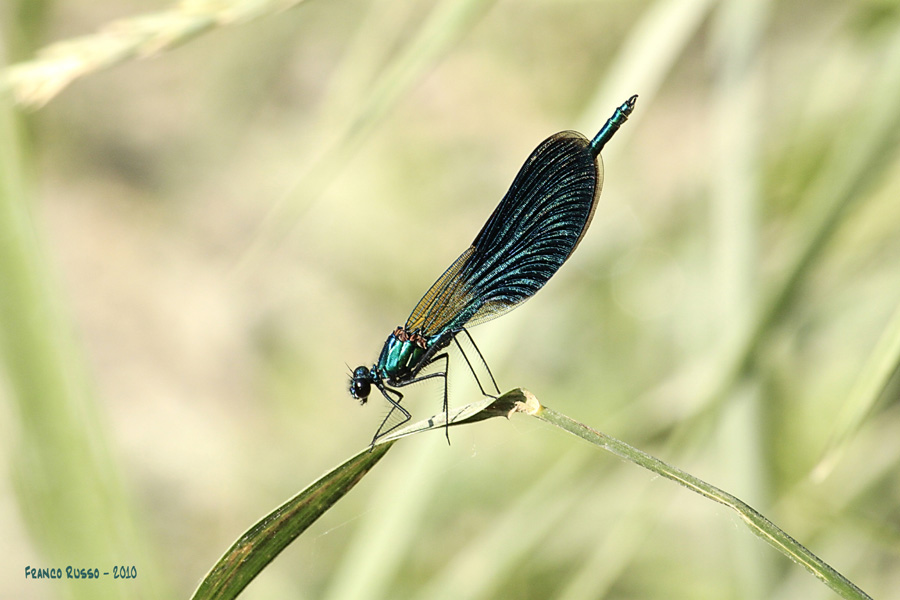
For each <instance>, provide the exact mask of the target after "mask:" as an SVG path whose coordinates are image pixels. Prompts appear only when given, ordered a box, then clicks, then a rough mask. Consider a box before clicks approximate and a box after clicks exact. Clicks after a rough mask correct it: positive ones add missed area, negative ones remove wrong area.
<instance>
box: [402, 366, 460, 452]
mask: <svg viewBox="0 0 900 600" xmlns="http://www.w3.org/2000/svg"><path fill="white" fill-rule="evenodd" d="M439 360H442V361H444V370H443V371H438V372H437V373H429V374H428V375H422V376H421V377H413V378H412V379H409V380H407V381H403V382H398V383H393V385H394V386H396V387H404V386H407V385H410V384H412V383H419V382H420V381H425V380H426V379H434V378H435V377H443V379H444V433H445V435H446V436H447V443H448V444H449V443H450V404H449V403H448V402H447V371H448V370H449V368H450V356H449V355H448V354H447V353H446V352H442V353H440V354H438V355H437V356H435V357H433V358H432V359H431V360H430V361H429V362H428V364H429V365H431V364H434V363H436V362H437V361H439ZM425 366H427V365H425ZM423 368H424V367H423ZM392 391H394V392H396V393H399V392H397V391H396V390H392ZM391 402H392V403H393V401H391ZM397 408H400V407H399V405H398V406H397ZM401 410H402V409H401ZM404 412H406V411H404ZM405 422H406V421H404V423H405ZM395 427H397V426H394V427H393V428H391V429H394V428H395Z"/></svg>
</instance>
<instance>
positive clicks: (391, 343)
mask: <svg viewBox="0 0 900 600" xmlns="http://www.w3.org/2000/svg"><path fill="white" fill-rule="evenodd" d="M636 101H637V96H632V97H631V98H629V99H628V100H627V101H626V102H625V103H623V104H622V105H621V106H619V107H618V108H617V109H616V111H615V112H614V113H613V115H612V116H611V117H610V118H609V120H607V122H606V124H605V125H604V126H603V128H602V129H601V130H600V132H599V133H597V135H596V136H594V138H593V139H592V140H588V139H587V138H585V137H584V136H583V135H581V134H580V133H577V132H574V131H563V132H561V133H557V134H555V135H553V136H551V137H549V138H547V139H546V140H544V141H543V142H542V143H541V144H540V145H539V146H538V147H537V148H536V149H535V150H534V152H532V153H531V156H529V157H528V160H526V161H525V164H524V165H523V166H522V168H521V169H520V170H519V173H518V175H516V178H515V180H514V181H513V183H512V186H510V189H509V191H508V192H507V193H506V195H505V196H504V197H503V199H502V200H501V201H500V204H499V205H498V206H497V208H496V209H494V212H493V214H491V216H490V217H489V218H488V220H487V223H485V224H484V227H482V229H481V231H480V232H479V233H478V235H477V236H476V237H475V241H474V242H472V245H471V246H469V248H467V249H466V251H465V252H463V253H462V254H461V255H460V257H459V258H457V259H456V261H454V263H453V264H452V265H450V267H449V268H448V269H447V270H446V271H444V274H443V275H441V276H440V277H439V278H438V280H437V281H436V282H434V284H433V285H432V286H431V288H430V289H429V290H428V291H427V292H426V293H425V295H424V296H423V297H422V299H421V300H420V301H419V303H418V304H417V305H416V307H415V308H414V309H413V311H412V314H410V316H409V318H408V319H407V321H406V324H405V325H403V326H402V327H397V328H396V329H395V330H394V331H393V332H392V333H391V334H390V335H389V336H388V338H387V341H385V343H384V347H383V348H382V349H381V354H380V355H379V357H378V361H377V362H376V363H375V364H374V365H373V366H372V367H371V368H367V367H364V366H360V367H357V368H356V369H355V370H354V371H353V374H352V376H351V379H350V394H351V395H352V396H353V397H354V398H356V399H357V400H359V401H360V403H361V404H365V403H366V401H367V399H368V397H369V394H370V392H371V390H372V386H375V387H376V388H377V389H378V391H380V392H381V394H382V395H383V396H384V397H385V398H386V399H387V401H388V402H390V403H391V411H390V412H389V413H388V415H387V416H386V417H385V419H384V421H382V423H381V426H380V427H379V428H378V431H376V432H375V437H374V438H373V439H372V443H373V444H374V443H375V442H376V441H377V440H378V438H380V437H381V436H383V435H385V434H387V433H389V432H391V431H393V430H394V429H396V428H397V427H399V426H400V425H402V424H404V423H406V422H407V421H409V419H410V414H409V412H408V411H407V410H406V409H405V408H404V407H402V406H401V405H400V401H401V400H402V399H403V394H401V393H400V392H399V391H398V390H397V389H396V388H400V387H404V386H406V385H409V384H412V383H417V382H419V381H424V380H426V379H433V378H442V379H443V380H444V405H443V410H444V414H445V415H448V404H447V368H448V366H449V357H448V355H447V352H446V351H445V349H446V348H447V347H448V346H449V345H450V344H451V343H455V344H456V345H457V347H458V348H459V350H460V352H462V356H463V358H464V359H465V361H466V364H468V365H469V368H470V369H471V370H472V374H473V375H475V380H476V381H477V382H478V386H479V388H480V389H481V392H482V393H483V394H485V395H486V396H490V395H491V394H488V393H487V392H486V391H485V390H484V387H483V386H482V385H481V381H479V379H478V376H477V375H476V374H475V370H474V369H473V368H472V363H471V362H470V361H469V358H468V357H467V356H466V354H465V352H463V349H462V346H461V345H460V344H459V341H458V340H457V336H458V335H459V334H460V333H464V334H465V335H466V336H467V337H468V338H469V340H470V341H472V338H471V336H470V335H469V332H468V330H467V329H466V328H467V327H472V326H474V325H478V324H479V323H484V322H485V321H489V320H491V319H494V318H496V317H499V316H500V315H502V314H504V313H506V312H508V311H510V310H512V309H513V308H515V307H516V306H518V305H519V304H521V303H522V302H524V301H525V300H527V299H528V298H530V297H531V296H533V295H534V294H535V293H536V292H537V291H538V290H539V289H541V287H543V285H544V284H545V283H547V281H548V280H549V279H550V278H551V277H552V276H553V274H554V273H556V271H557V270H558V269H559V267H561V266H562V264H563V263H564V262H565V261H566V260H567V259H568V258H569V256H570V255H571V254H572V252H573V251H574V250H575V248H576V247H577V246H578V242H580V241H581V238H582V237H583V236H584V234H585V232H586V231H587V228H588V226H589V225H590V223H591V219H592V218H593V216H594V210H595V208H596V206H597V200H598V199H599V197H600V190H601V188H602V186H603V161H602V159H601V158H600V151H601V150H602V149H603V147H604V146H605V145H606V143H607V142H608V141H609V140H610V139H611V138H612V136H613V135H614V134H615V133H616V131H617V130H618V129H619V127H621V126H622V124H623V123H624V122H625V121H626V120H627V119H628V115H630V114H631V112H632V111H633V110H634V105H635V102H636ZM472 345H473V347H475V351H476V352H477V353H478V356H479V358H480V359H481V362H482V363H483V364H484V365H485V367H487V363H486V362H485V360H484V357H482V356H481V352H480V351H479V350H478V347H477V346H475V344H474V342H473V343H472ZM438 362H443V367H442V369H441V370H440V371H437V372H434V373H429V374H427V375H423V374H422V372H423V370H424V369H425V368H426V367H428V366H430V365H433V364H435V363H438ZM488 375H490V377H491V382H492V383H493V385H494V389H495V390H496V391H497V393H498V394H499V393H500V389H499V387H497V383H496V381H494V376H493V375H492V374H491V372H490V369H488ZM394 410H397V411H399V412H400V413H401V415H402V417H403V418H402V420H401V421H400V422H399V423H397V424H395V425H393V426H392V427H389V428H388V429H385V426H386V424H387V422H388V419H389V418H390V416H391V414H392V413H393V411H394ZM448 416H449V415H448ZM448 421H449V419H448ZM447 439H448V440H449V432H448V438H447Z"/></svg>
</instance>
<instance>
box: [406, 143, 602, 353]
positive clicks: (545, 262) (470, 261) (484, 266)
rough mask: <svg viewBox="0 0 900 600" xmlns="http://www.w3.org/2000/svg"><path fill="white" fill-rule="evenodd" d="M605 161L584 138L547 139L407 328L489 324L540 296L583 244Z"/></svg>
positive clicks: (428, 331) (429, 331) (434, 330)
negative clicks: (593, 152)
mask: <svg viewBox="0 0 900 600" xmlns="http://www.w3.org/2000/svg"><path fill="white" fill-rule="evenodd" d="M602 184H603V162H602V160H601V159H600V157H599V156H597V158H594V155H593V154H592V151H591V148H590V142H589V141H588V140H587V138H585V137H584V136H583V135H581V134H580V133H576V132H574V131H563V132H561V133H557V134H556V135H553V136H551V137H549V138H547V139H546V140H544V141H543V142H542V143H541V145H540V146H538V147H537V149H536V150H535V151H534V152H532V153H531V156H529V157H528V160H527V161H525V164H524V165H523V166H522V168H521V169H520V170H519V174H518V175H516V178H515V180H514V181H513V184H512V186H511V187H510V189H509V191H508V192H507V193H506V195H505V196H504V197H503V200H501V201H500V204H499V205H498V206H497V208H496V209H494V213H493V214H492V215H491V216H490V218H489V219H488V221H487V223H485V225H484V227H483V228H482V229H481V232H480V233H479V234H478V236H477V237H476V238H475V241H474V242H473V243H472V246H470V247H469V248H468V249H467V250H466V251H465V252H463V253H462V255H460V257H459V258H457V259H456V261H455V262H454V263H453V264H452V265H450V268H448V269H447V270H446V271H445V272H444V274H443V275H441V277H440V278H439V279H438V280H437V281H436V282H435V283H434V285H432V286H431V289H429V290H428V292H426V293H425V295H424V296H423V297H422V299H421V300H420V301H419V304H418V305H416V307H415V309H413V311H412V314H411V315H410V316H409V319H408V320H407V321H406V329H407V330H409V331H418V332H419V333H421V334H422V335H424V336H425V337H430V336H432V335H436V334H439V333H442V332H444V331H448V330H449V331H459V330H460V329H462V328H463V327H465V326H467V325H469V326H471V325H477V324H478V323H484V322H485V321H488V320H490V319H493V318H496V317H498V316H500V315H502V314H503V313H505V312H507V311H509V310H512V309H513V308H515V307H516V306H517V305H519V304H520V303H522V302H524V301H525V300H527V299H528V298H530V297H531V296H533V295H534V294H535V292H537V291H538V290H539V289H541V287H542V286H543V285H544V284H545V283H547V281H548V280H549V279H550V278H551V277H552V276H553V274H554V273H556V271H557V270H558V269H559V267H560V266H562V264H563V263H564V262H565V261H566V259H567V258H569V255H571V254H572V251H574V250H575V247H576V246H577V245H578V242H579V241H581V238H582V236H583V235H584V233H585V231H587V228H588V225H590V223H591V219H592V218H593V216H594V209H595V208H596V206H597V199H598V198H599V196H600V188H601V186H602Z"/></svg>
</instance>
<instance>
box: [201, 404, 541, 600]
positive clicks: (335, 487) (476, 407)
mask: <svg viewBox="0 0 900 600" xmlns="http://www.w3.org/2000/svg"><path fill="white" fill-rule="evenodd" d="M522 399H524V396H523V395H522V393H521V392H520V391H519V390H514V391H513V392H509V393H507V394H505V395H503V396H501V397H500V398H498V399H496V400H495V399H493V398H486V399H484V400H480V401H478V402H473V403H472V404H468V405H466V406H463V407H461V408H458V409H455V410H453V411H451V412H450V425H451V426H456V425H462V424H465V423H474V422H477V421H481V420H484V419H488V418H491V417H497V416H506V415H508V414H509V413H510V412H511V411H512V410H513V409H514V408H515V406H516V402H518V401H521V400H522ZM444 423H445V416H444V414H443V413H442V414H440V415H435V416H434V417H431V418H429V419H425V420H423V421H420V422H418V423H414V424H412V425H409V426H408V427H404V428H403V429H401V430H399V431H397V432H396V433H393V434H391V435H389V436H385V437H384V438H382V439H381V440H379V441H378V443H376V444H375V445H374V447H372V448H366V449H365V450H361V451H360V452H359V453H357V454H356V455H355V456H353V457H351V458H350V459H348V460H346V461H345V462H343V463H342V464H341V465H339V466H337V467H335V468H334V469H332V470H331V471H329V472H328V473H326V474H325V475H323V476H322V477H320V478H319V479H317V480H316V481H314V482H313V483H312V484H310V485H309V486H308V487H307V488H306V489H304V490H303V491H302V492H300V493H299V494H297V495H296V496H294V497H293V498H291V499H290V500H288V501H287V502H285V503H284V504H282V505H281V506H279V507H278V508H276V509H275V510H274V511H272V512H271V513H269V514H268V515H266V516H265V517H263V518H262V519H261V520H260V521H259V522H258V523H256V525H254V526H253V527H251V528H250V529H249V530H248V531H247V532H246V533H244V535H242V536H241V537H240V538H239V539H238V540H237V541H236V542H235V543H234V545H233V546H232V547H231V549H229V550H228V552H226V553H225V555H224V556H223V557H222V558H221V559H219V562H217V563H216V565H215V566H214V567H213V568H212V570H211V571H210V572H209V574H208V575H207V576H206V578H205V579H204V580H203V582H202V583H201V584H200V586H199V587H198V588H197V591H196V592H194V595H193V598H194V599H195V600H209V599H213V598H214V599H216V600H223V599H227V598H235V597H237V595H238V594H240V592H241V591H242V590H243V589H244V588H245V587H247V585H248V584H249V583H250V582H251V581H252V580H253V578H254V577H256V576H257V575H258V574H259V573H260V572H261V571H262V570H263V569H264V568H265V567H266V565H268V564H269V563H270V562H272V561H273V560H274V559H275V557H276V556H278V554H280V553H281V551H282V550H284V549H285V548H287V546H288V545H290V543H291V542H293V541H294V540H295V539H296V538H297V537H298V536H299V535H300V534H301V533H303V532H304V531H305V530H306V529H307V528H308V527H309V526H310V525H312V524H313V523H314V522H315V521H316V520H317V519H318V518H319V517H321V516H322V515H323V514H325V512H326V511H327V510H328V509H329V508H331V507H332V506H334V504H335V503H336V502H337V501H338V500H340V499H341V498H342V497H343V496H344V495H345V494H346V493H347V492H349V491H350V490H351V489H353V486H355V485H356V484H357V483H359V481H360V480H361V479H362V478H363V477H364V476H365V475H366V473H368V472H369V470H371V469H372V467H374V466H375V464H376V463H377V462H378V461H379V460H381V458H382V457H383V456H384V455H385V454H386V453H387V451H388V450H389V449H390V447H391V446H392V445H393V444H394V442H395V441H397V440H398V439H400V438H403V437H406V436H409V435H413V434H416V433H422V432H425V431H432V430H441V429H443V427H444Z"/></svg>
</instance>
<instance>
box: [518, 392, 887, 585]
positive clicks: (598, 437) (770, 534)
mask: <svg viewBox="0 0 900 600" xmlns="http://www.w3.org/2000/svg"><path fill="white" fill-rule="evenodd" d="M525 395H526V396H530V397H529V398H528V402H527V404H526V405H524V406H522V407H521V408H520V411H521V412H526V413H527V414H530V415H532V416H535V417H537V418H538V419H541V420H542V421H546V422H547V423H550V424H552V425H555V426H557V427H559V428H560V429H563V430H565V431H568V432H569V433H571V434H573V435H576V436H578V437H580V438H582V439H583V440H585V441H588V442H590V443H592V444H594V445H596V446H600V447H601V448H603V449H605V450H607V451H609V452H612V453H613V454H615V455H616V456H619V457H620V458H624V459H625V460H628V461H630V462H633V463H634V464H636V465H638V466H641V467H644V468H645V469H648V470H649V471H652V472H653V473H656V474H657V475H661V476H662V477H665V478H666V479H671V480H672V481H675V482H677V483H679V484H681V485H683V486H684V487H686V488H688V489H690V490H692V491H694V492H696V493H698V494H700V495H701V496H704V497H706V498H709V499H710V500H713V501H715V502H718V503H720V504H723V505H725V506H727V507H728V508H730V509H732V510H734V511H735V512H736V513H737V514H738V516H739V517H740V518H741V520H743V521H744V523H746V524H747V526H748V527H749V528H750V530H751V531H752V532H753V533H754V534H755V535H757V536H758V537H760V538H762V539H763V540H764V541H766V542H767V543H768V544H769V545H771V546H773V547H774V548H776V549H777V550H779V551H780V552H781V553H783V554H784V555H785V556H787V557H788V558H790V559H791V560H793V561H794V562H797V563H799V564H800V565H802V566H803V567H805V568H806V569H807V570H808V571H809V572H810V573H812V574H813V575H815V576H816V577H818V578H819V579H820V580H822V581H823V582H824V583H825V584H826V585H827V586H828V587H830V588H831V589H833V590H834V591H835V592H837V593H838V594H840V595H841V596H842V597H843V598H848V599H854V600H860V599H866V598H868V599H869V600H871V597H870V596H869V595H867V594H866V593H865V592H863V591H862V590H861V589H859V588H858V587H857V586H856V585H854V584H853V582H851V581H850V580H848V579H847V578H846V577H844V576H843V575H841V574H840V573H838V572H837V571H836V570H835V569H834V568H832V567H831V566H830V565H828V564H827V563H826V562H825V561H823V560H822V559H820V558H819V557H818V556H816V555H815V554H813V553H812V552H810V551H809V550H808V549H807V548H805V547H804V546H803V545H802V544H801V543H800V542H798V541H797V540H795V539H794V538H792V537H791V536H790V535H788V534H787V533H785V532H784V531H782V530H781V529H779V528H778V527H777V526H776V525H775V524H774V523H772V522H771V521H769V520H768V519H767V518H766V517H764V516H763V515H762V514H760V513H759V512H757V511H756V510H755V509H753V508H752V507H751V506H749V505H748V504H746V503H745V502H743V501H741V500H740V499H738V498H736V497H735V496H732V495H731V494H729V493H727V492H725V491H723V490H720V489H719V488H717V487H715V486H713V485H710V484H708V483H706V482H705V481H703V480H701V479H698V478H697V477H694V476H693V475H691V474H689V473H686V472H684V471H682V470H681V469H678V468H676V467H673V466H671V465H668V464H666V463H664V462H663V461H661V460H659V459H658V458H655V457H653V456H650V455H649V454H647V453H645V452H642V451H640V450H638V449H637V448H634V447H632V446H629V445H628V444H626V443H625V442H622V441H620V440H617V439H615V438H613V437H610V436H608V435H606V434H603V433H600V432H599V431H596V430H594V429H591V428H590V427H588V426H586V425H584V424H582V423H579V422H577V421H574V420H573V419H570V418H569V417H567V416H565V415H563V414H560V413H558V412H556V411H554V410H552V409H549V408H546V407H544V406H541V405H540V403H539V402H538V401H537V399H535V398H534V397H533V396H531V395H530V394H528V393H527V392H525Z"/></svg>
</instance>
